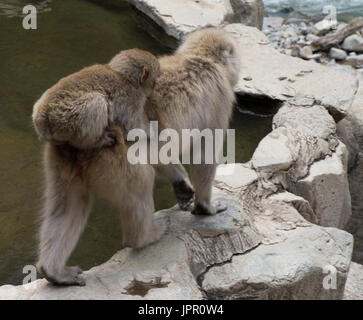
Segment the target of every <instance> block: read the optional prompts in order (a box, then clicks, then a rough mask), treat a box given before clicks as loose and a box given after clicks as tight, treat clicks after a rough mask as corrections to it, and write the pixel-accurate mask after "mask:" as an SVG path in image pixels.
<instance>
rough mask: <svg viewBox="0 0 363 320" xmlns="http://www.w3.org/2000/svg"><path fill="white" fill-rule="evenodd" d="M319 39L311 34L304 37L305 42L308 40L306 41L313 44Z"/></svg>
mask: <svg viewBox="0 0 363 320" xmlns="http://www.w3.org/2000/svg"><path fill="white" fill-rule="evenodd" d="M319 38H320V37H318V36H317V35H315V34H311V33H309V34H308V35H307V36H306V40H308V41H311V42H313V41H315V40H318V39H319Z"/></svg>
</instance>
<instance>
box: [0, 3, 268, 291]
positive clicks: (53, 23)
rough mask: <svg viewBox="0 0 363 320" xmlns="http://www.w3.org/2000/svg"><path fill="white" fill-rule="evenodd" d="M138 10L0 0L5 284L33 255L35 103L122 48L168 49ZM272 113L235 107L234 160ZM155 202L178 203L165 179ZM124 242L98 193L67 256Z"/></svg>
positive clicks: (245, 156)
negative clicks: (30, 12)
mask: <svg viewBox="0 0 363 320" xmlns="http://www.w3.org/2000/svg"><path fill="white" fill-rule="evenodd" d="M29 3H32V4H37V5H38V8H39V13H38V29H37V30H24V29H23V28H22V15H21V11H22V7H23V6H25V5H26V4H29ZM133 17H135V14H134V10H133V9H132V8H131V7H130V6H129V5H121V6H118V8H114V7H103V6H100V5H98V4H96V3H94V2H91V1H83V0H55V1H50V0H46V1H29V0H0V39H1V40H0V61H1V73H0V179H1V180H0V182H1V183H0V285H2V284H6V283H11V284H20V283H21V281H22V279H23V277H24V275H23V274H22V270H23V267H24V266H25V265H28V264H34V262H35V260H36V252H37V239H36V234H37V230H38V227H39V218H38V217H39V211H40V208H41V205H42V188H43V175H42V164H41V146H40V144H39V142H38V140H37V138H36V135H35V132H34V130H33V128H32V123H31V112H32V107H33V104H34V102H35V101H36V100H37V99H38V98H39V97H40V95H41V94H42V93H43V92H44V91H45V90H46V89H47V88H49V87H50V86H51V85H53V84H54V83H55V82H57V81H58V80H59V79H60V78H61V77H63V76H66V75H68V74H70V73H73V72H75V71H77V70H79V69H81V68H82V67H84V66H87V65H90V64H93V63H105V62H107V61H108V60H109V59H110V58H111V57H112V56H113V55H114V54H116V53H117V52H118V51H120V50H122V49H128V48H132V47H139V48H141V49H144V50H149V51H151V52H153V53H154V54H163V53H168V49H166V48H165V47H163V46H162V45H160V44H159V43H158V41H156V40H155V39H153V38H151V37H150V36H149V35H148V34H147V33H146V32H145V31H143V30H142V29H140V27H139V26H138V23H137V21H135V20H134V18H133ZM242 105H243V106H244V107H243V109H242ZM240 111H242V112H240ZM256 113H258V114H256ZM270 113H271V109H270V106H269V105H267V104H266V103H265V102H257V103H256V102H253V103H247V102H244V103H243V104H241V105H240V106H238V108H236V109H235V113H234V117H233V121H232V123H231V127H232V128H235V129H236V161H237V162H246V161H248V160H249V159H250V157H251V155H252V153H253V150H254V149H255V147H256V146H257V144H258V142H259V141H260V139H261V138H262V137H263V136H265V135H266V134H267V133H268V132H269V131H270V130H271V120H272V117H271V114H270ZM155 202H156V207H157V209H163V208H168V207H170V206H172V205H174V204H175V198H174V196H173V194H172V192H171V188H170V186H169V184H168V183H166V182H164V181H160V180H158V181H157V183H156V188H155ZM120 244H121V232H120V225H119V220H118V217H117V215H116V212H115V210H113V208H111V207H110V206H108V204H107V203H105V202H103V201H100V200H98V199H95V201H94V206H93V210H92V213H91V216H90V219H89V223H88V225H87V227H86V229H85V232H84V233H83V235H82V237H81V240H80V242H79V244H78V246H77V248H76V250H75V251H74V253H73V254H72V257H71V259H70V261H69V263H70V264H72V265H73V264H74V265H76V264H77V265H80V266H81V267H82V268H84V269H89V268H91V267H92V266H95V265H97V264H100V263H102V262H105V261H106V260H108V259H109V258H110V257H111V256H112V255H113V254H114V253H115V252H116V251H117V250H119V249H120V248H121V245H120Z"/></svg>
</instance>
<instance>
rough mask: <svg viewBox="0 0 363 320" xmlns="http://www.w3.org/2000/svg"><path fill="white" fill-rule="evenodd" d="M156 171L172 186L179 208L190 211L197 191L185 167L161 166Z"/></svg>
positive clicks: (179, 165) (176, 165)
mask: <svg viewBox="0 0 363 320" xmlns="http://www.w3.org/2000/svg"><path fill="white" fill-rule="evenodd" d="M155 169H156V170H157V172H158V173H159V174H160V175H161V176H163V177H165V178H167V179H168V180H169V182H170V183H171V184H172V186H173V189H174V194H175V197H176V199H177V201H178V205H179V208H180V209H182V210H185V211H188V210H189V209H190V207H191V205H192V203H193V200H194V192H195V191H194V188H193V186H192V184H191V183H190V181H189V178H188V174H187V172H186V170H185V169H184V167H183V166H182V165H181V164H168V165H162V164H159V165H157V166H155Z"/></svg>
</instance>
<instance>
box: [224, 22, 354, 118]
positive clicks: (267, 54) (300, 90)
mask: <svg viewBox="0 0 363 320" xmlns="http://www.w3.org/2000/svg"><path fill="white" fill-rule="evenodd" d="M225 30H227V31H229V32H230V33H231V35H232V36H233V38H234V39H235V43H236V44H237V45H238V47H239V49H240V51H241V64H242V68H241V74H240V80H239V82H238V84H237V86H236V88H235V91H236V92H237V93H239V94H241V95H252V96H265V97H269V98H271V99H277V100H281V101H285V100H288V99H290V98H292V97H295V96H297V95H300V96H308V97H311V98H312V99H313V100H314V101H315V103H316V104H320V105H322V106H324V107H327V108H329V111H330V112H332V113H336V114H340V113H343V114H345V113H346V110H347V109H349V107H350V106H351V104H352V101H353V98H354V94H355V93H356V91H357V87H358V82H357V79H356V76H355V75H354V74H353V73H352V72H350V71H347V70H348V69H347V70H346V69H336V68H332V67H326V66H323V65H321V64H318V63H316V62H313V61H304V60H302V59H300V58H296V57H291V56H288V55H284V54H281V53H279V52H278V51H277V50H276V49H274V48H273V46H272V45H271V44H270V42H269V40H268V39H267V38H266V36H265V35H264V33H263V32H261V31H259V30H257V29H256V28H252V27H247V26H244V25H242V24H229V25H227V26H226V27H225ZM245 79H248V81H246V80H245Z"/></svg>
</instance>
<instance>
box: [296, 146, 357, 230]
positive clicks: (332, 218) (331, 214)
mask: <svg viewBox="0 0 363 320" xmlns="http://www.w3.org/2000/svg"><path fill="white" fill-rule="evenodd" d="M347 165H348V150H347V148H346V147H345V145H344V144H343V143H340V144H339V146H338V148H337V149H336V151H335V152H334V153H333V155H332V156H331V157H326V158H325V159H323V160H320V161H317V162H314V163H313V164H312V166H311V167H310V172H309V175H308V176H307V177H306V178H304V179H302V180H300V181H298V182H297V184H296V192H297V194H298V195H300V196H302V197H303V198H304V199H306V200H308V201H309V203H310V204H311V206H312V209H313V210H314V212H315V214H316V217H317V221H318V224H319V225H322V226H326V227H336V228H341V229H342V228H344V227H345V225H346V224H347V222H348V220H349V218H350V216H351V199H350V192H349V183H348V173H347V172H348V168H347Z"/></svg>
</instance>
